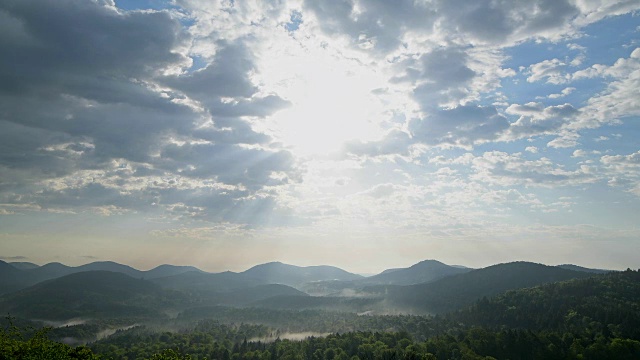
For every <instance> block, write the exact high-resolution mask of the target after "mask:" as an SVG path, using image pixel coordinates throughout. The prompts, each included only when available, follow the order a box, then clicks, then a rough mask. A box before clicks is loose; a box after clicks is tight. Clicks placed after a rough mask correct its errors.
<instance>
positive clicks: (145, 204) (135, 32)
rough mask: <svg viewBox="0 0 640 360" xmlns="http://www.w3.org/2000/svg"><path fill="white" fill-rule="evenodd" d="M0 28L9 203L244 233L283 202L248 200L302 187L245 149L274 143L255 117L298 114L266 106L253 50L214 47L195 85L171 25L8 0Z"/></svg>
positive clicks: (1, 119)
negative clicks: (102, 211)
mask: <svg viewBox="0 0 640 360" xmlns="http://www.w3.org/2000/svg"><path fill="white" fill-rule="evenodd" d="M0 14H2V15H1V16H0V18H2V19H4V20H6V21H5V22H4V23H3V25H2V29H3V30H5V31H2V32H1V33H0V46H2V48H3V55H2V56H0V150H2V151H1V152H0V172H1V175H2V176H1V177H0V178H1V180H0V199H2V201H3V202H4V203H7V204H32V205H34V206H39V207H41V208H43V209H59V208H61V209H70V210H75V209H83V208H101V207H113V208H117V209H123V210H125V211H126V210H136V211H149V212H154V211H158V210H157V209H158V208H162V209H164V210H166V211H177V209H179V208H180V207H184V208H186V209H191V210H193V211H191V213H194V214H195V213H198V212H196V211H195V209H200V210H199V213H200V214H201V218H202V219H205V220H221V219H223V220H228V221H231V220H233V219H237V220H238V221H245V220H246V218H245V217H243V216H240V215H238V216H234V215H231V214H232V213H237V214H241V213H242V212H241V211H239V210H238V209H241V208H244V207H245V206H244V205H242V204H246V207H251V208H255V209H260V211H264V212H265V213H269V212H270V211H271V210H273V211H275V210H274V209H275V208H276V207H277V206H276V204H275V201H273V199H272V201H266V200H264V199H263V200H260V201H258V200H257V198H256V200H249V199H252V197H255V194H256V193H257V192H259V191H261V189H263V188H265V187H269V186H274V185H279V184H284V183H286V182H287V181H290V180H291V179H297V178H298V177H299V175H298V174H297V173H296V172H295V171H293V167H294V161H293V157H292V155H291V154H290V153H289V152H286V151H274V150H269V149H268V147H267V146H264V148H255V147H247V146H243V145H247V144H251V145H255V144H263V145H268V144H269V143H270V141H271V139H270V138H269V137H268V136H267V135H265V134H262V133H259V132H256V131H255V130H254V129H253V126H252V124H251V122H250V121H251V120H249V119H247V118H248V117H265V116H268V115H270V114H272V113H273V112H275V111H278V110H279V109H281V108H283V107H285V106H288V102H286V101H285V100H283V99H281V98H280V97H278V96H277V95H275V94H271V95H269V94H266V95H265V94H262V95H258V91H259V89H258V88H257V87H256V85H254V84H253V83H252V81H251V80H250V76H251V73H252V72H253V71H255V66H254V58H253V54H252V52H251V50H250V49H249V48H248V47H247V46H246V45H245V43H244V39H238V40H235V41H233V42H231V41H227V40H215V39H214V42H215V46H216V53H215V55H214V56H213V58H211V59H210V61H209V62H208V63H207V64H206V66H205V67H204V68H203V69H201V70H198V71H193V72H185V69H187V68H188V67H189V66H190V64H191V60H190V59H188V57H186V56H185V55H183V54H181V50H180V49H184V48H187V47H188V45H189V42H190V36H189V35H188V33H187V32H186V31H185V30H184V29H183V26H182V25H181V23H180V22H179V21H178V20H177V19H176V18H175V17H174V16H173V15H172V14H171V13H169V12H168V11H122V10H119V9H115V8H113V7H112V6H111V4H110V2H106V1H105V2H99V1H98V2H89V1H81V0H60V1H58V0H56V1H13V0H9V1H4V2H2V3H1V4H0ZM169 73H173V74H176V75H167V74H169ZM177 144H181V145H177ZM276 173H277V174H278V175H277V176H274V174H276ZM283 174H284V175H283ZM167 179H169V180H167ZM171 179H173V180H171ZM165 180H166V181H165ZM171 181H173V183H170V182H171ZM204 182H207V183H208V184H209V185H211V184H213V183H217V184H218V185H216V186H217V187H216V186H213V185H211V186H210V187H207V186H209V185H203V183H204ZM178 186H179V187H180V188H177V187H178ZM221 187H222V188H221ZM240 188H242V189H243V190H237V189H240ZM234 189H236V190H234ZM258 204H260V205H258ZM164 210H163V211H164ZM265 216H268V214H265Z"/></svg>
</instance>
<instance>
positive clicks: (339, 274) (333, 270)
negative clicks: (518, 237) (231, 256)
mask: <svg viewBox="0 0 640 360" xmlns="http://www.w3.org/2000/svg"><path fill="white" fill-rule="evenodd" d="M241 274H243V275H245V276H247V277H250V278H253V279H256V280H258V281H261V282H263V283H267V284H284V285H289V286H293V287H299V286H301V285H303V284H304V283H308V282H313V281H326V280H357V279H362V278H363V276H361V275H356V274H352V273H350V272H347V271H345V270H342V269H340V268H337V267H334V266H326V265H320V266H305V267H302V266H295V265H288V264H283V263H281V262H270V263H266V264H261V265H256V266H254V267H252V268H250V269H248V270H246V271H244V272H242V273H241Z"/></svg>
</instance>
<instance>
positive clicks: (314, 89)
mask: <svg viewBox="0 0 640 360" xmlns="http://www.w3.org/2000/svg"><path fill="white" fill-rule="evenodd" d="M291 102H292V106H291V107H290V108H289V109H286V110H284V111H282V112H281V113H280V114H279V115H278V119H277V122H278V128H279V136H280V138H281V140H282V142H283V143H285V144H286V145H288V146H291V147H292V148H293V149H294V151H296V152H298V153H300V154H301V155H327V154H330V153H332V152H335V151H338V150H340V148H341V147H342V145H343V144H344V143H345V142H347V141H350V140H356V139H357V140H365V141H366V140H370V139H373V138H376V137H378V136H380V130H379V126H378V123H377V120H378V117H379V116H380V111H381V109H379V107H380V104H379V102H378V101H377V100H376V99H375V97H374V96H373V95H372V94H371V90H370V89H368V88H367V87H366V82H364V81H362V79H358V78H357V77H355V76H351V77H349V76H341V74H335V73H328V72H322V73H315V74H313V76H310V77H307V78H306V79H304V80H302V81H301V84H300V85H299V93H298V95H296V96H295V98H294V99H292V100H291Z"/></svg>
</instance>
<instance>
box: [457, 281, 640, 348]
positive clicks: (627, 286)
mask: <svg viewBox="0 0 640 360" xmlns="http://www.w3.org/2000/svg"><path fill="white" fill-rule="evenodd" d="M449 317H450V318H451V319H452V320H454V321H455V322H456V323H460V322H462V323H465V324H466V325H471V326H484V327H499V328H503V327H507V328H520V329H523V328H524V329H529V330H537V331H540V330H545V331H549V330H551V331H561V332H565V331H568V330H571V329H579V330H585V329H586V328H590V329H594V330H595V331H596V332H597V333H603V334H606V333H610V331H611V330H614V331H615V332H616V333H617V336H621V337H629V338H635V339H640V328H639V327H638V324H640V272H638V271H631V270H627V271H621V272H611V273H607V274H601V275H596V276H591V277H588V278H584V279H574V280H569V281H564V282H559V283H552V284H545V285H540V286H536V287H533V288H528V289H519V290H513V291H508V292H506V293H504V294H501V295H497V296H495V297H493V298H490V299H486V298H485V299H482V300H479V301H477V302H476V303H475V304H474V305H473V306H471V307H469V308H467V309H464V310H462V311H459V312H457V313H453V314H451V315H449ZM585 321H588V326H587V325H586V324H585ZM610 324H615V326H613V325H610Z"/></svg>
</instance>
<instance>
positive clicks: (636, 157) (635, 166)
mask: <svg viewBox="0 0 640 360" xmlns="http://www.w3.org/2000/svg"><path fill="white" fill-rule="evenodd" d="M600 162H601V163H602V164H603V166H604V168H605V170H606V176H608V177H609V181H608V184H609V186H612V187H622V188H624V189H625V190H626V191H628V192H630V193H632V194H634V195H637V196H640V151H637V152H635V153H631V154H629V155H604V156H602V157H601V158H600Z"/></svg>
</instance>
